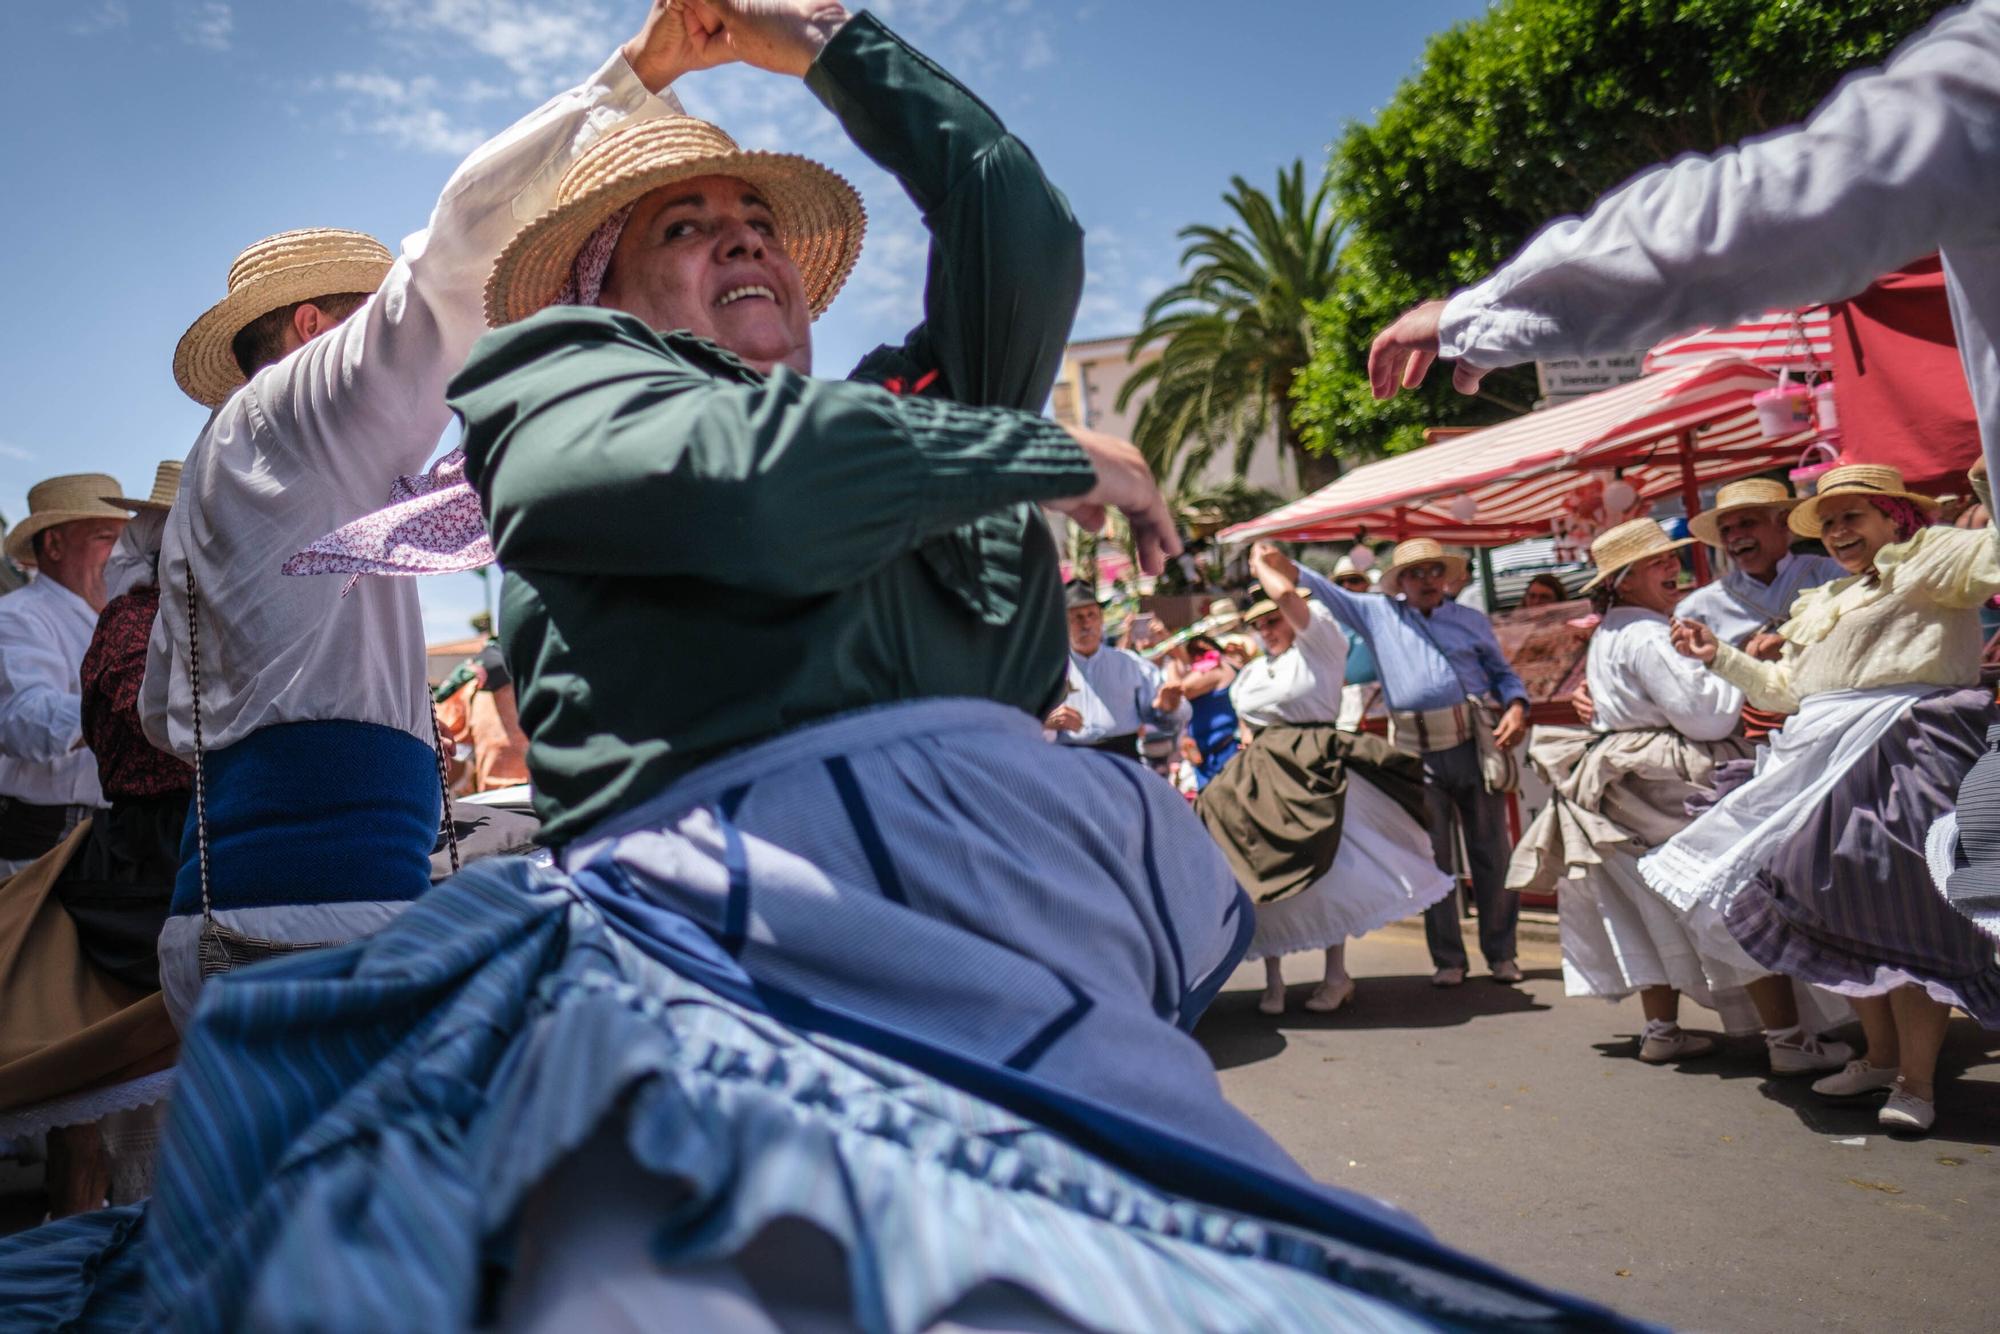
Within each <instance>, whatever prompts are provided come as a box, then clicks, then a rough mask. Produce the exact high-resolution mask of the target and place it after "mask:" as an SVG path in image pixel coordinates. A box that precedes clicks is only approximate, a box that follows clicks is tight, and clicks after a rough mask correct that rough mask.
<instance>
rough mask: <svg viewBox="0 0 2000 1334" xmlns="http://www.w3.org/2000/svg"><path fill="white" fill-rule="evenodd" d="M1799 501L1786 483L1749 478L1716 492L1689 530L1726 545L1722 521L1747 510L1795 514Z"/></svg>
mask: <svg viewBox="0 0 2000 1334" xmlns="http://www.w3.org/2000/svg"><path fill="white" fill-rule="evenodd" d="M1798 503H1799V502H1798V499H1797V497H1795V496H1793V495H1792V493H1791V490H1790V489H1789V488H1787V487H1786V485H1785V484H1784V483H1783V482H1779V481H1774V480H1772V479H1771V478H1769V477H1745V478H1744V479H1743V480H1742V481H1740V482H1731V483H1730V484H1729V485H1727V486H1725V487H1723V488H1722V489H1721V490H1720V491H1717V492H1716V493H1715V503H1714V504H1713V505H1711V506H1709V507H1708V508H1707V509H1705V510H1703V511H1702V512H1701V513H1699V514H1697V515H1695V516H1694V517H1693V518H1692V519H1689V520H1688V531H1689V532H1690V533H1693V534H1694V535H1695V536H1696V537H1698V538H1700V539H1701V540H1702V541H1703V542H1704V543H1706V544H1707V545H1709V546H1712V547H1720V546H1721V545H1722V544H1723V543H1722V520H1723V518H1724V517H1725V516H1726V515H1730V514H1736V513H1740V512H1741V511H1743V510H1776V511H1777V512H1778V513H1779V515H1780V516H1783V515H1786V514H1789V513H1791V511H1792V508H1793V507H1794V506H1795V505H1797V504H1798Z"/></svg>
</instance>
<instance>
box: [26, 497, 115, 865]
mask: <svg viewBox="0 0 2000 1334" xmlns="http://www.w3.org/2000/svg"><path fill="white" fill-rule="evenodd" d="M117 490H118V483H117V482H115V481H114V480H112V479H111V478H109V477H106V476H105V475H104V474H102V473H75V474H72V475H70V476H67V477H51V478H50V479H49V480H47V481H45V482H38V483H36V484H35V485H34V486H32V487H30V488H29V490H28V514H27V516H26V517H25V518H23V519H22V520H21V522H19V523H17V524H15V525H14V527H13V528H11V529H10V530H8V533H7V539H6V553H7V559H9V560H11V561H13V562H14V563H15V564H16V565H21V566H26V567H27V568H29V569H33V570H35V571H36V577H35V579H34V580H33V581H32V582H31V583H29V584H28V586H27V587H26V588H21V589H17V590H16V591H14V592H12V593H9V594H8V595H7V596H6V597H4V598H0V877H5V876H8V875H12V874H13V873H14V872H16V871H18V870H20V869H21V868H22V867H24V866H26V865H27V864H28V863H29V862H32V861H34V860H35V859H36V858H37V857H40V856H41V855H42V854H43V853H45V852H47V851H48V850H49V849H51V848H53V847H55V846H56V844H57V843H59V842H61V841H62V838H63V836H64V835H65V834H67V833H69V831H70V830H72V829H74V828H75V827H76V824H77V822H78V821H79V820H81V819H82V818H83V817H84V816H86V815H88V814H89V813H90V812H91V811H93V810H95V809H97V808H98V807H100V806H102V805H103V804H104V793H103V791H102V789H100V788H99V787H98V784H97V764H96V761H94V760H93V759H92V758H91V756H90V752H89V751H88V750H86V749H84V738H83V721H82V713H81V704H80V698H79V696H78V693H77V677H76V673H77V669H78V668H79V667H80V666H82V664H83V655H84V652H85V650H87V649H88V648H89V647H90V636H91V632H92V631H94V630H95V629H96V628H97V614H98V613H99V612H100V611H102V610H103V609H104V602H105V594H104V563H105V561H106V560H107V559H108V558H109V557H110V555H111V550H112V548H113V547H114V546H116V545H117V542H118V535H119V533H120V532H122V531H123V530H124V528H125V521H126V519H127V517H128V516H127V515H126V513H125V511H124V510H122V509H120V508H118V507H117V506H116V505H111V504H107V503H106V502H105V500H104V499H103V497H105V496H107V495H111V494H114V493H115V492H116V491H117Z"/></svg>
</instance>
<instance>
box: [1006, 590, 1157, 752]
mask: <svg viewBox="0 0 2000 1334" xmlns="http://www.w3.org/2000/svg"><path fill="white" fill-rule="evenodd" d="M1063 605H1064V609H1065V611H1066V614H1067V615H1068V617H1069V681H1070V686H1069V693H1068V694H1067V695H1065V696H1064V697H1063V702H1062V703H1061V704H1059V705H1057V706H1056V709H1055V711H1054V712H1053V713H1051V714H1050V715H1049V716H1048V718H1047V719H1045V720H1044V722H1043V724H1042V725H1043V726H1044V727H1046V728H1048V730H1049V731H1051V732H1054V733H1055V740H1056V744H1057V745H1062V746H1088V747H1090V748H1091V749H1092V750H1101V751H1104V752H1106V753H1107V754H1112V755H1122V756H1124V757H1125V758H1126V759H1128V760H1130V759H1137V758H1138V746H1139V730H1140V728H1141V727H1142V726H1151V727H1157V728H1161V729H1163V730H1167V731H1177V730H1179V729H1180V728H1182V727H1185V726H1187V722H1188V719H1189V718H1191V717H1193V716H1194V710H1193V708H1192V707H1191V706H1190V705H1189V704H1188V702H1187V701H1186V700H1184V699H1182V698H1181V688H1180V686H1179V685H1177V684H1174V683H1172V682H1170V681H1168V680H1167V679H1166V678H1165V677H1164V676H1163V675H1162V674H1161V672H1160V669H1159V668H1158V667H1155V666H1154V665H1153V664H1152V663H1150V662H1147V661H1146V660H1145V659H1144V658H1142V657H1140V656H1139V655H1138V654H1136V653H1133V652H1131V651H1130V650H1128V649H1122V648H1112V647H1110V646H1108V645H1107V644H1105V642H1104V608H1103V606H1102V605H1101V604H1100V603H1099V602H1098V600H1097V593H1096V591H1095V590H1094V589H1092V588H1091V587H1090V585H1089V584H1087V583H1085V582H1084V581H1083V580H1081V579H1072V580H1070V581H1069V583H1068V584H1067V585H1065V586H1064V588H1063Z"/></svg>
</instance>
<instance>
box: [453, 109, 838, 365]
mask: <svg viewBox="0 0 2000 1334" xmlns="http://www.w3.org/2000/svg"><path fill="white" fill-rule="evenodd" d="M697 176H732V177H735V178H737V179H739V180H742V181H745V182H747V183H748V184H749V185H751V186H752V187H753V188H755V189H756V191H757V192H758V193H759V194H760V195H762V196H763V199H764V202H765V203H767V204H769V205H770V206H771V213H772V217H773V219H774V221H775V222H776V224H777V228H778V239H779V241H780V243H781V244H782V245H783V246H784V249H785V254H786V255H788V256H790V258H791V261H792V263H793V264H795V265H797V266H798V270H799V278H800V280H801V281H802V282H803V284H804V286H805V293H806V304H807V306H808V307H809V308H810V309H811V311H812V313H813V315H814V316H815V317H817V316H818V315H819V314H821V313H822V312H823V311H825V309H826V308H827V306H828V305H830V304H832V302H833V298H834V296H835V294H837V293H838V292H839V291H840V288H841V285H842V284H843V283H845V282H846V281H847V275H848V274H849V273H851V272H852V271H853V269H854V261H855V259H856V258H857V257H858V256H859V255H860V253H861V234H862V232H863V231H864V230H865V229H866V227H867V222H868V215H867V212H866V210H864V209H863V208H862V206H861V196H860V195H858V194H856V193H855V190H854V187H853V186H851V185H849V184H848V183H847V181H846V180H844V179H843V178H842V177H840V176H838V175H836V174H834V173H833V172H832V171H829V170H828V169H827V168H825V167H822V166H821V165H820V164H819V163H817V162H814V161H813V160H812V159H810V158H804V157H799V156H797V155H796V154H792V153H765V152H747V151H745V150H743V149H741V148H738V147H737V146H736V141H735V140H734V139H731V138H730V137H729V136H728V135H726V134H724V133H723V132H722V131H721V130H720V129H718V128H716V127H715V126H713V125H711V124H709V123H708V122H707V121H705V120H700V119H697V118H696V117H693V116H661V117H657V118H654V119H651V120H642V121H636V122H634V123H632V124H629V125H626V126H623V127H621V128H620V129H617V130H614V131H612V132H611V133H610V134H607V135H605V136H604V137H603V138H602V139H600V140H598V141H597V142H596V143H594V144H592V145H591V146H590V147H589V148H587V149H585V150H584V151H583V153H582V154H581V155H580V156H579V157H578V158H577V160H576V161H575V162H573V163H571V164H570V167H569V170H568V171H566V172H564V173H563V178H562V183H561V184H560V185H558V186H557V187H556V205H555V207H554V208H552V209H550V210H549V211H548V212H546V213H544V214H542V215H541V216H540V217H538V218H536V219H535V220H534V221H533V222H531V223H529V224H528V225H527V226H526V227H523V228H522V229H521V231H520V232H519V233H518V234H517V235H516V236H515V237H514V239H513V240H512V241H510V242H508V244H507V248H506V249H505V250H503V251H501V252H500V258H499V259H498V260H496V261H495V262H494V265H493V274H492V276H491V277H490V278H489V279H487V283H486V322H487V323H488V324H491V325H493V326H494V327H495V328H498V327H500V326H501V325H503V324H511V323H513V322H514V321H515V320H519V319H525V318H527V317H528V316H530V315H532V314H534V313H535V312H536V311H538V310H540V309H542V308H543V307H545V306H550V305H554V304H555V302H556V298H557V296H558V295H559V294H560V293H561V292H562V290H563V287H564V286H565V285H566V284H567V283H568V282H569V278H570V269H571V266H572V265H574V264H575V262H576V257H577V252H578V251H580V250H582V249H583V245H584V242H586V241H588V240H589V239H590V237H591V234H592V233H594V232H595V231H596V230H597V229H598V228H599V227H600V226H602V225H603V224H604V223H605V222H606V221H607V220H608V219H610V218H611V216H612V215H613V214H615V213H617V212H618V211H619V210H620V209H622V208H624V207H625V206H626V205H628V204H632V203H634V202H636V201H637V200H638V199H639V198H640V197H642V196H644V195H647V194H650V193H652V192H653V191H654V190H657V189H659V188H660V187H661V186H664V185H672V184H674V183H675V182H676V181H685V180H692V179H693V178H695V177H697Z"/></svg>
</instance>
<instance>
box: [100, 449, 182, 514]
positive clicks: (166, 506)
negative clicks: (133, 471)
mask: <svg viewBox="0 0 2000 1334" xmlns="http://www.w3.org/2000/svg"><path fill="white" fill-rule="evenodd" d="M180 489H181V465H180V462H179V461H178V460H176V459H168V460H167V461H166V462H165V463H162V464H161V465H160V466H159V467H157V468H155V469H154V470H153V494H152V495H150V496H148V497H146V498H145V499H144V500H137V499H134V498H133V497H131V496H99V497H98V499H99V500H101V501H103V502H104V503H105V504H107V505H116V506H118V508H120V509H127V510H160V511H166V510H170V509H172V508H173V507H174V497H175V496H176V495H178V494H179V492H180Z"/></svg>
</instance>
